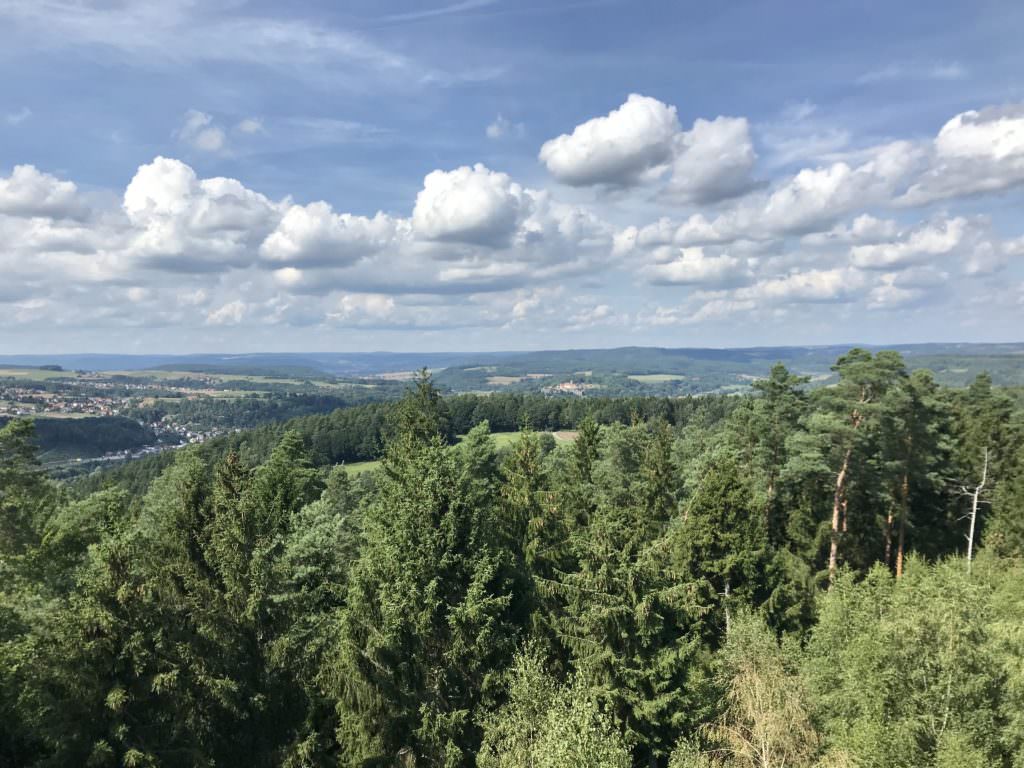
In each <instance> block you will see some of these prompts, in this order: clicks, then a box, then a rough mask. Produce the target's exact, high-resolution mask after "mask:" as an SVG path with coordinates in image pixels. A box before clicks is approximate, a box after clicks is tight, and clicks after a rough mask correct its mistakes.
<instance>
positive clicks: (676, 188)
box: [666, 117, 757, 204]
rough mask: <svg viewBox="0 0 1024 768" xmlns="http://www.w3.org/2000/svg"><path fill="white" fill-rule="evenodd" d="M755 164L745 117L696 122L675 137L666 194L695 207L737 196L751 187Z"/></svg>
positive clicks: (748, 127)
mask: <svg viewBox="0 0 1024 768" xmlns="http://www.w3.org/2000/svg"><path fill="white" fill-rule="evenodd" d="M756 163H757V153H756V152H755V151H754V143H753V141H752V140H751V138H750V124H749V123H748V122H747V119H746V118H745V117H717V118H715V119H714V120H703V119H697V120H696V121H695V122H694V124H693V129H692V130H690V131H686V132H685V133H682V134H680V135H679V136H678V138H677V141H676V147H675V160H673V162H672V171H671V178H670V179H669V182H668V186H667V187H666V193H667V194H669V195H671V196H673V197H677V198H679V199H681V200H683V201H686V202H692V203H697V204H702V203H714V202H717V201H719V200H726V199H728V198H731V197H736V196H738V195H742V194H743V193H745V192H749V191H750V190H751V189H752V188H753V186H754V181H753V179H752V176H751V174H752V172H753V170H754V166H755V164H756Z"/></svg>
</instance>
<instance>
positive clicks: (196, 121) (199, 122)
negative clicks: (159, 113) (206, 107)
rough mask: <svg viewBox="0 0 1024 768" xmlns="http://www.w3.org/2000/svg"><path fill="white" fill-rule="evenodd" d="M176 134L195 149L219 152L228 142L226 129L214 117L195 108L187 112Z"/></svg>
mask: <svg viewBox="0 0 1024 768" xmlns="http://www.w3.org/2000/svg"><path fill="white" fill-rule="evenodd" d="M176 135H177V137H178V138H179V139H180V140H181V141H183V142H185V143H186V144H188V145H189V146H190V147H192V148H193V149H198V150H200V151H202V152H219V151H221V150H222V149H224V147H225V145H226V143H227V137H226V136H225V135H224V129H223V128H221V127H220V126H218V125H215V124H214V122H213V117H211V116H210V115H208V114H206V113H205V112H200V111H198V110H195V109H190V110H189V111H188V112H186V113H185V117H184V119H183V120H182V123H181V127H180V128H179V129H178V131H177V133H176Z"/></svg>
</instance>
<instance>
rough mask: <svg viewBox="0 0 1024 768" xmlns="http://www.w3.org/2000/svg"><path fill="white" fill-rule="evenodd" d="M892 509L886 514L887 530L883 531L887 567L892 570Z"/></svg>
mask: <svg viewBox="0 0 1024 768" xmlns="http://www.w3.org/2000/svg"><path fill="white" fill-rule="evenodd" d="M892 524H893V514H892V507H889V511H888V512H886V514H885V529H884V530H883V531H882V540H883V542H884V543H885V567H886V568H892Z"/></svg>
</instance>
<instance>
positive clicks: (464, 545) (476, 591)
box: [332, 384, 525, 766]
mask: <svg viewBox="0 0 1024 768" xmlns="http://www.w3.org/2000/svg"><path fill="white" fill-rule="evenodd" d="M427 385H428V384H425V385H424V386H427ZM431 400H432V396H431V395H430V393H429V392H425V391H423V388H421V389H420V390H418V391H417V392H416V393H415V394H414V395H413V396H412V398H410V400H409V401H408V402H407V403H406V405H405V406H404V408H406V409H409V408H414V407H417V406H416V403H417V402H427V403H429V402H430V401H431ZM424 423H427V422H425V421H424V420H423V419H420V418H409V419H407V420H406V421H405V423H404V427H403V429H402V431H400V432H399V433H398V434H396V435H395V436H394V437H393V438H392V441H391V443H390V445H389V446H388V448H387V452H386V454H385V457H384V460H383V467H382V473H381V477H380V479H379V486H378V493H377V494H376V497H375V500H374V501H373V502H372V503H371V504H370V505H369V506H368V507H367V509H366V514H365V525H364V530H365V541H364V544H363V547H362V550H361V552H360V557H359V560H358V561H357V563H356V564H355V567H354V568H353V570H352V572H351V574H350V577H349V588H348V593H347V595H346V608H345V610H344V612H343V614H342V618H341V626H340V629H339V632H340V635H339V644H338V651H337V655H336V658H335V660H334V662H333V669H332V677H333V680H334V681H335V682H334V690H335V694H336V696H337V698H338V711H339V717H340V723H339V742H340V743H341V746H342V760H343V761H347V762H348V763H357V762H359V761H365V760H382V759H393V758H394V756H396V755H397V754H398V753H399V751H401V750H403V749H405V750H409V751H410V753H411V754H413V755H415V756H416V758H417V759H418V760H420V761H422V763H421V764H426V765H436V766H464V765H469V764H470V762H471V760H472V758H473V755H474V754H475V752H476V751H477V749H478V747H479V743H480V738H481V733H480V729H479V726H478V725H477V718H479V717H480V716H481V715H482V710H481V707H482V704H483V703H484V702H487V701H488V700H489V699H490V697H492V696H493V695H494V694H495V693H496V691H493V690H491V687H492V684H493V683H492V680H494V679H495V678H494V673H495V672H496V671H498V670H500V669H501V668H502V666H503V665H504V664H505V663H507V660H508V659H510V658H511V655H512V648H513V647H514V644H515V643H516V640H517V638H518V633H519V629H518V627H519V623H520V622H521V621H523V620H524V619H525V617H517V616H515V615H514V612H513V594H512V584H513V573H514V570H513V565H512V564H511V563H510V562H509V561H508V558H507V556H505V555H503V554H502V553H501V552H500V551H498V550H497V549H496V548H495V547H494V538H493V537H494V536H495V532H496V525H495V522H496V521H495V520H493V518H491V519H488V516H487V515H486V514H479V513H478V511H477V510H475V509H473V508H471V507H469V506H468V505H467V504H466V503H465V499H464V498H463V497H462V495H461V490H462V488H461V484H460V482H459V472H458V467H457V464H456V460H455V456H454V455H453V454H452V452H451V451H449V450H448V448H447V447H446V446H445V444H444V441H443V439H442V436H441V435H440V434H439V433H438V432H436V431H435V432H434V433H433V434H427V433H426V432H425V431H424V429H423V424H424ZM432 423H434V424H435V426H436V423H437V422H436V421H433V422H432ZM478 501H479V499H478Z"/></svg>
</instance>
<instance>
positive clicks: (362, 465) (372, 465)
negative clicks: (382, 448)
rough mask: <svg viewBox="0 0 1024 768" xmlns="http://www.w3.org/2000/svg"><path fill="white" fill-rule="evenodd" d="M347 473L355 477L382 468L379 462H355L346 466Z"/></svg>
mask: <svg viewBox="0 0 1024 768" xmlns="http://www.w3.org/2000/svg"><path fill="white" fill-rule="evenodd" d="M344 466H345V471H346V472H348V473H349V475H351V476H353V477H355V476H357V475H361V474H363V473H365V472H372V471H374V470H375V469H379V468H380V462H379V461H353V462H352V463H351V464H345V465H344Z"/></svg>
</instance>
